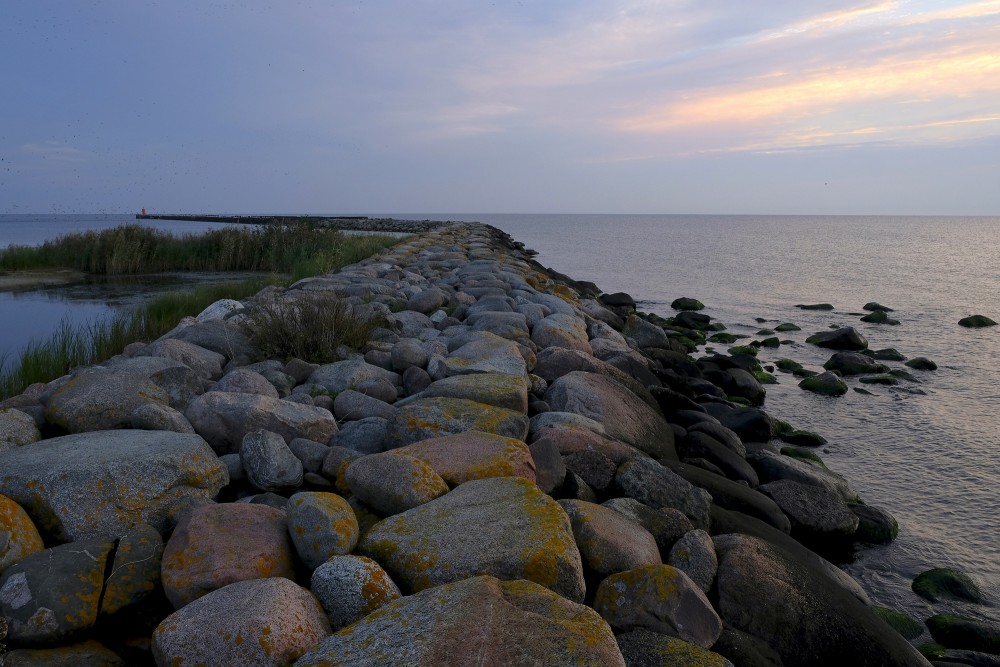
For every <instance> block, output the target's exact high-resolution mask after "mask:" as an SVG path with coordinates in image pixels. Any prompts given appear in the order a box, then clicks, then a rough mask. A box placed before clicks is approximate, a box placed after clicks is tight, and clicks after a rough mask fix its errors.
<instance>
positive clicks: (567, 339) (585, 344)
mask: <svg viewBox="0 0 1000 667" xmlns="http://www.w3.org/2000/svg"><path fill="white" fill-rule="evenodd" d="M531 340H533V341H534V342H535V344H536V345H538V347H540V348H546V347H562V348H567V349H570V350H579V351H581V352H586V353H587V354H591V352H592V350H591V349H590V342H589V340H588V337H587V326H586V324H584V322H583V320H582V319H581V318H579V317H575V316H573V315H564V314H562V313H553V314H552V315H549V316H548V317H545V318H543V319H542V320H541V321H540V322H538V324H536V325H535V326H534V327H532V329H531Z"/></svg>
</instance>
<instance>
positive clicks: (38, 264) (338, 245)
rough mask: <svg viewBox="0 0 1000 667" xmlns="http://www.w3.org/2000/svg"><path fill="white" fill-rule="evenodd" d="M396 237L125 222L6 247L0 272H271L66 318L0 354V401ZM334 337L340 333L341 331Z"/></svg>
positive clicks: (354, 259)
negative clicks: (102, 314) (193, 229)
mask: <svg viewBox="0 0 1000 667" xmlns="http://www.w3.org/2000/svg"><path fill="white" fill-rule="evenodd" d="M205 237H208V238H205ZM398 241H399V239H397V238H394V237H390V236H381V235H364V236H351V235H345V234H341V233H339V232H335V231H332V230H325V229H322V228H318V227H315V226H310V225H306V224H300V225H292V226H289V227H284V228H282V227H278V226H266V227H263V228H247V229H235V230H228V229H227V230H221V231H218V232H217V231H212V232H209V233H208V234H205V235H202V236H190V235H189V236H184V237H172V236H171V235H170V234H164V233H162V232H159V231H156V230H152V229H149V228H142V227H139V226H137V225H130V226H126V227H119V228H116V229H112V230H108V231H105V232H100V233H98V232H84V233H82V234H74V235H70V236H65V237H62V238H61V239H58V240H56V241H53V242H50V243H46V244H45V245H42V246H40V247H38V248H25V247H11V248H8V249H7V250H6V251H0V270H18V269H38V268H54V267H60V268H63V267H66V268H76V269H78V270H82V271H87V272H91V273H114V274H121V273H139V272H142V273H146V272H156V271H185V270H186V271H213V272H216V271H270V272H273V274H272V276H271V277H270V278H259V279H251V280H243V281H239V282H226V283H218V284H212V285H200V286H197V287H194V288H192V289H190V290H188V291H184V292H168V293H166V294H162V295H160V296H158V297H155V298H153V299H151V300H150V301H148V302H146V303H144V304H142V305H140V306H138V307H137V308H134V309H132V310H129V311H124V312H120V313H117V314H115V315H114V316H112V317H109V318H106V319H102V320H97V321H93V322H87V323H82V324H74V323H71V322H70V321H68V320H64V321H63V322H62V323H61V324H60V325H59V328H57V329H56V331H54V332H53V333H52V334H51V335H50V336H49V337H48V338H46V339H42V340H37V341H34V342H32V343H30V344H29V345H28V346H26V347H25V348H24V349H23V350H22V351H21V352H20V353H18V354H17V355H16V357H15V358H14V359H12V360H10V363H6V362H8V359H7V357H6V355H0V399H2V398H7V397H10V396H14V395H17V394H19V393H21V392H22V391H24V389H25V388H26V387H27V386H28V385H30V384H32V383H35V382H48V381H50V380H53V379H55V378H57V377H60V376H62V375H65V374H66V373H68V372H69V371H70V370H72V369H73V368H76V367H78V366H85V365H89V364H95V363H99V362H101V361H103V360H105V359H108V358H110V357H112V356H114V355H116V354H119V353H120V352H121V351H122V350H123V349H125V346H126V345H128V344H129V343H133V342H137V341H138V342H148V341H152V340H154V339H156V338H159V337H160V336H162V335H163V334H165V333H166V332H168V331H170V329H172V328H173V327H174V326H176V324H177V322H178V321H179V320H180V319H181V318H182V317H184V316H187V315H197V314H198V313H199V312H201V311H202V310H204V309H205V308H206V307H207V306H209V305H210V304H212V303H214V302H215V301H218V300H219V299H237V300H240V299H245V298H247V297H249V296H252V295H254V294H256V293H257V292H259V291H260V290H261V289H263V288H264V287H266V286H268V285H287V284H289V282H290V281H295V280H300V279H302V278H306V277H309V276H313V275H317V274H320V273H325V272H328V271H336V270H338V269H340V268H342V267H344V266H346V265H348V264H352V263H354V262H357V261H360V260H362V259H364V258H365V257H369V256H371V255H373V254H375V253H376V252H378V251H380V250H382V249H384V248H386V247H389V246H390V245H393V244H395V243H397V242H398ZM213 252H215V253H216V255H215V256H212V253H213ZM254 253H256V255H255V254H254ZM278 274H281V275H278ZM338 322H341V323H342V324H338V329H339V332H345V333H346V332H347V331H348V330H350V329H351V328H352V327H351V326H350V325H349V324H348V323H347V322H346V321H344V320H338ZM303 325H304V326H305V323H303ZM364 326H367V325H364ZM373 326H374V325H373ZM361 331H362V332H363V331H364V328H362V329H361ZM349 338H350V337H349ZM337 340H338V341H341V340H343V338H342V337H340V336H339V337H338V338H337ZM351 340H353V339H351ZM348 342H351V341H350V340H349V341H348ZM362 342H363V341H362ZM336 344H340V343H339V342H338V343H336ZM324 349H325V343H324Z"/></svg>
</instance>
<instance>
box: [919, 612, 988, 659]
mask: <svg viewBox="0 0 1000 667" xmlns="http://www.w3.org/2000/svg"><path fill="white" fill-rule="evenodd" d="M927 628H928V629H929V630H930V631H931V636H932V637H934V641H936V642H938V643H940V644H943V645H944V646H947V647H948V648H957V649H966V650H969V651H981V652H983V653H990V654H994V655H996V654H1000V622H996V621H994V622H992V623H991V622H988V621H979V620H976V619H973V618H962V617H961V616H953V615H951V614H936V615H934V616H931V617H930V618H928V619H927Z"/></svg>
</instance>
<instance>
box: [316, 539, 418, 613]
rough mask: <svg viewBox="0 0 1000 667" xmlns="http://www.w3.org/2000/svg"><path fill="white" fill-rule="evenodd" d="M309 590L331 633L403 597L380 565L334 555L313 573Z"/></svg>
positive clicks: (353, 557) (359, 557)
mask: <svg viewBox="0 0 1000 667" xmlns="http://www.w3.org/2000/svg"><path fill="white" fill-rule="evenodd" d="M309 589H310V590H311V591H312V593H313V595H315V596H316V598H317V599H318V600H319V602H320V604H321V605H323V609H324V610H325V611H326V616H327V618H329V619H330V625H331V626H332V627H333V629H334V630H339V629H340V628H343V627H346V626H348V625H350V624H351V623H354V622H356V621H360V620H361V619H362V618H364V617H365V616H367V615H368V614H370V613H372V612H374V611H376V610H377V609H379V608H380V607H383V606H385V605H386V604H388V603H390V602H392V601H393V600H396V599H399V598H400V597H401V595H402V594H401V593H400V592H399V587H398V586H396V583H395V582H394V581H393V580H392V579H391V578H390V577H389V574H388V573H387V572H386V571H385V570H383V569H382V566H381V565H379V564H378V563H376V562H375V561H373V560H372V559H371V558H365V557H364V556H346V555H345V556H333V557H332V558H330V559H329V560H327V561H326V562H324V563H322V564H321V565H320V566H319V567H318V568H316V570H315V571H314V572H313V574H312V579H311V581H310V584H309Z"/></svg>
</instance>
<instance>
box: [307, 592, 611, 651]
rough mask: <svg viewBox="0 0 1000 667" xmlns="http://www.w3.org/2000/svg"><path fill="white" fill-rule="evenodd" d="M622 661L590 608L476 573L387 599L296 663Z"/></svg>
mask: <svg viewBox="0 0 1000 667" xmlns="http://www.w3.org/2000/svg"><path fill="white" fill-rule="evenodd" d="M553 664H564V665H575V666H576V667H625V663H624V661H623V660H622V656H621V653H620V652H619V650H618V647H617V645H616V644H615V638H614V635H613V634H612V633H611V629H610V628H609V627H608V625H607V623H605V622H604V621H603V620H602V619H601V617H600V616H598V615H597V614H596V613H595V612H594V611H593V610H592V609H590V608H588V607H585V606H583V605H582V604H577V603H575V602H571V601H569V600H566V599H565V598H562V597H560V596H558V595H556V594H555V593H553V592H551V591H549V590H547V589H546V588H543V587H542V586H539V585H538V584H535V583H532V582H530V581H500V580H498V579H494V578H493V577H491V576H477V577H473V578H470V579H465V580H461V581H456V582H454V583H449V584H445V585H442V586H438V587H436V588H432V589H430V590H427V591H423V592H421V593H417V594H416V595H412V596H409V597H405V598H402V599H400V600H397V601H395V602H391V603H389V604H387V605H385V606H384V607H382V608H381V609H379V610H378V611H376V612H374V613H373V614H370V615H369V616H366V617H365V618H363V619H362V620H361V621H359V622H358V623H355V624H354V625H352V626H350V627H347V628H344V629H343V630H341V631H340V632H338V633H336V634H335V635H333V636H332V637H330V638H328V639H327V640H325V641H324V642H323V643H322V644H320V646H319V647H318V648H317V649H316V650H314V651H312V652H311V653H308V654H306V655H304V656H303V657H302V658H301V659H299V661H298V662H296V663H295V667H334V666H342V667H348V666H349V665H359V666H360V665H380V666H381V667H438V665H452V666H454V667H474V666H476V665H553Z"/></svg>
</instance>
